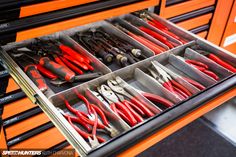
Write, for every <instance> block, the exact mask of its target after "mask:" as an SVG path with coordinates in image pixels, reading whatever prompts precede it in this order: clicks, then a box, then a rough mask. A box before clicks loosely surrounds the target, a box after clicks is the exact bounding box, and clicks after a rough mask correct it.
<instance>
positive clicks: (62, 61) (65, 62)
mask: <svg viewBox="0 0 236 157" xmlns="http://www.w3.org/2000/svg"><path fill="white" fill-rule="evenodd" d="M57 62H58V63H59V64H61V65H65V66H66V67H69V68H70V69H71V70H73V71H74V72H76V73H77V74H83V73H84V72H83V71H82V70H80V69H79V68H78V67H76V66H75V65H73V64H72V63H71V62H70V61H69V60H68V59H67V58H65V57H58V58H57Z"/></svg>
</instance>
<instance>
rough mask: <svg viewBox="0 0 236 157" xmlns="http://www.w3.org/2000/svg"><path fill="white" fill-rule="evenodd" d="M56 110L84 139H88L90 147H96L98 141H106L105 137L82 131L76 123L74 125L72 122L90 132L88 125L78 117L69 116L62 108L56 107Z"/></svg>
mask: <svg viewBox="0 0 236 157" xmlns="http://www.w3.org/2000/svg"><path fill="white" fill-rule="evenodd" d="M58 111H59V112H60V113H61V114H62V115H63V116H64V117H65V118H66V119H67V120H68V122H69V123H70V125H71V126H72V127H73V128H74V129H75V130H76V131H77V132H78V133H79V134H80V135H81V136H82V137H83V138H84V139H86V140H88V142H89V143H90V145H91V147H92V148H94V147H97V146H98V145H99V142H100V143H103V142H106V140H105V139H103V138H102V137H100V136H96V135H95V134H94V133H92V134H90V133H87V132H85V131H83V130H82V129H80V128H79V127H78V126H77V125H75V124H74V123H77V124H80V125H81V126H83V127H84V128H85V129H86V130H87V131H88V132H91V128H90V127H88V126H87V125H84V121H83V120H81V119H80V118H79V117H74V116H71V115H69V114H66V113H64V111H63V110H61V109H59V108H58Z"/></svg>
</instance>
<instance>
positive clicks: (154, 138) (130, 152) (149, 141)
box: [118, 88, 236, 157]
mask: <svg viewBox="0 0 236 157" xmlns="http://www.w3.org/2000/svg"><path fill="white" fill-rule="evenodd" d="M235 96H236V88H234V89H231V90H230V91H228V92H226V93H224V94H223V95H220V96H218V97H217V98H215V99H213V100H211V101H210V102H208V103H207V104H205V105H204V106H202V107H200V108H198V109H196V110H194V111H192V112H191V113H189V114H187V115H186V116H184V117H183V118H181V119H179V120H177V121H175V122H173V123H171V124H170V125H168V126H166V127H165V128H163V129H162V130H160V131H158V132H156V133H155V134H153V135H151V136H150V137H148V138H146V139H144V140H143V141H141V142H139V143H138V144H136V145H134V146H133V147H131V148H129V149H127V150H126V151H124V152H122V153H121V154H119V155H118V157H127V156H129V157H131V156H136V155H138V154H140V153H141V152H143V151H144V150H146V149H148V148H150V147H151V146H153V145H154V144H156V143H157V142H159V141H161V140H163V139H164V138H166V137H167V136H169V135H171V134H173V133H174V132H176V131H178V130H179V129H181V128H182V127H184V126H186V125H187V124H189V123H191V122H192V121H194V120H195V119H197V118H199V117H201V116H202V115H204V114H206V113H207V112H209V111H211V110H213V109H214V108H216V107H218V106H220V105H221V104H223V103H224V102H226V101H228V100H230V99H232V98H233V97H235Z"/></svg>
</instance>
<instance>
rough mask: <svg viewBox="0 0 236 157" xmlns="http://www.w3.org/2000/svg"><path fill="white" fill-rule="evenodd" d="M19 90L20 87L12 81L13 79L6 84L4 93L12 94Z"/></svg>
mask: <svg viewBox="0 0 236 157" xmlns="http://www.w3.org/2000/svg"><path fill="white" fill-rule="evenodd" d="M19 88H20V87H19V86H18V85H17V83H16V82H15V81H14V79H13V78H9V82H8V86H7V90H6V93H8V92H12V91H14V90H17V89H19Z"/></svg>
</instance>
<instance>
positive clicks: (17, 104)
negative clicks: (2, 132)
mask: <svg viewBox="0 0 236 157" xmlns="http://www.w3.org/2000/svg"><path fill="white" fill-rule="evenodd" d="M35 106H36V105H35V104H33V103H32V102H31V101H30V99H29V98H23V99H20V100H17V101H14V102H12V103H10V104H7V105H5V106H4V110H3V115H2V118H3V119H6V118H9V117H11V116H13V115H15V114H18V113H21V112H24V111H26V110H29V109H31V108H33V107H35Z"/></svg>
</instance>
